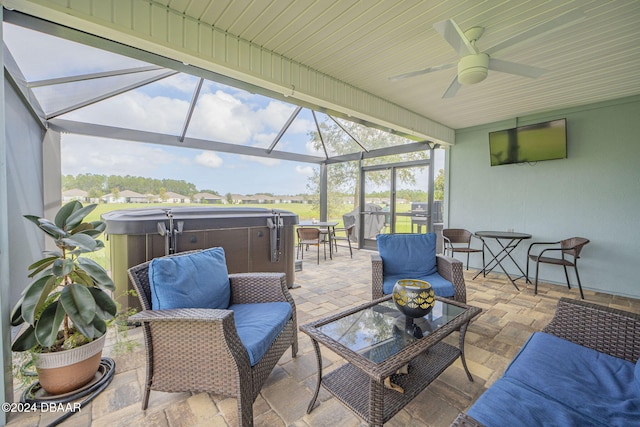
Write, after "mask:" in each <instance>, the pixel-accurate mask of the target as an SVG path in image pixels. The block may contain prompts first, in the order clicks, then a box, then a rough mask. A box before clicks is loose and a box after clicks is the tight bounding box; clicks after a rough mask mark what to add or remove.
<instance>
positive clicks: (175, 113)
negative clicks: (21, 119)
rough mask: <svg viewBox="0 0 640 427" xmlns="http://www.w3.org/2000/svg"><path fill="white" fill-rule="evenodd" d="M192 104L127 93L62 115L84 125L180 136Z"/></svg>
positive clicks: (160, 97)
mask: <svg viewBox="0 0 640 427" xmlns="http://www.w3.org/2000/svg"><path fill="white" fill-rule="evenodd" d="M188 108H189V102H187V101H183V100H180V99H175V98H169V97H166V96H155V97H151V96H149V95H147V94H144V93H142V92H136V91H133V92H127V93H124V94H122V95H120V96H116V97H113V98H110V99H107V100H105V101H102V102H99V103H96V104H93V105H89V106H87V107H85V108H82V109H80V110H77V111H74V112H72V113H69V114H65V115H64V116H62V117H63V118H65V119H70V120H77V121H81V122H88V123H97V124H104V125H108V126H118V127H123V128H128V129H136V130H145V131H150V132H158V133H166V134H172V135H178V134H179V132H180V130H181V129H182V125H183V122H184V118H185V116H186V114H187V110H188Z"/></svg>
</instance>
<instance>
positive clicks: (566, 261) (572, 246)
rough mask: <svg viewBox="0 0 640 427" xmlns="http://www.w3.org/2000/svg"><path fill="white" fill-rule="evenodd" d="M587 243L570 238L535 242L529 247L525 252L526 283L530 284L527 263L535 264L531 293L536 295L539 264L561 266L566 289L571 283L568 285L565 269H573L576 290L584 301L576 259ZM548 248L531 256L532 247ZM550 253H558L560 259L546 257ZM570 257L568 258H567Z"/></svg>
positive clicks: (567, 275) (587, 241)
mask: <svg viewBox="0 0 640 427" xmlns="http://www.w3.org/2000/svg"><path fill="white" fill-rule="evenodd" d="M587 243H589V240H588V239H585V238H584V237H571V238H569V239H564V240H560V241H558V242H535V243H532V244H531V245H529V250H528V251H527V271H526V276H527V283H531V281H530V280H529V261H533V262H535V263H536V278H535V284H534V287H533V293H534V294H537V293H538V269H539V267H540V263H543V264H555V265H561V266H562V267H563V268H564V276H565V278H566V279H567V287H568V288H569V289H571V283H569V273H568V272H567V267H573V269H574V270H575V272H576V279H577V280H578V288H579V289H580V297H581V298H582V299H584V293H583V292H582V283H580V275H579V274H578V258H580V252H582V248H584V246H585V245H586V244H587ZM539 245H543V246H548V247H546V248H544V249H542V250H541V251H540V252H539V253H538V254H532V253H531V250H532V249H533V248H534V246H539ZM551 253H560V257H551V256H548V255H550V254H551ZM567 257H570V258H567Z"/></svg>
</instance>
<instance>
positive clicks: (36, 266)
mask: <svg viewBox="0 0 640 427" xmlns="http://www.w3.org/2000/svg"><path fill="white" fill-rule="evenodd" d="M59 258H60V257H58V256H50V257H47V258H42V259H41V260H39V261H36V262H34V263H33V264H31V265H30V266H29V267H27V269H28V270H33V271H31V273H29V277H34V276H35V275H37V274H38V273H40V272H41V271H42V270H44V269H45V268H47V267H49V266H50V265H51V264H53V262H54V261H55V260H57V259H59Z"/></svg>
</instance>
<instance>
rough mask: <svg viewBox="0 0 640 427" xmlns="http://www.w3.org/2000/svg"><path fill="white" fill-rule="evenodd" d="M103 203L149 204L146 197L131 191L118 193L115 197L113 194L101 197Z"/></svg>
mask: <svg viewBox="0 0 640 427" xmlns="http://www.w3.org/2000/svg"><path fill="white" fill-rule="evenodd" d="M101 200H102V202H103V203H149V200H148V198H147V196H146V195H144V194H140V193H137V192H135V191H131V190H122V191H119V192H118V194H117V196H116V195H114V194H113V193H109V194H105V195H104V196H102V197H101Z"/></svg>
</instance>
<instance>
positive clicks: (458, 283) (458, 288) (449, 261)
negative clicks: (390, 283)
mask: <svg viewBox="0 0 640 427" xmlns="http://www.w3.org/2000/svg"><path fill="white" fill-rule="evenodd" d="M436 262H437V265H438V274H439V275H441V276H442V277H443V278H445V279H447V280H448V281H450V282H451V283H453V290H454V293H455V295H454V296H453V299H454V300H456V301H458V302H461V303H466V302H467V287H466V285H465V283H464V273H463V271H462V262H461V261H459V260H457V259H455V258H451V257H447V256H444V255H436ZM382 272H383V262H382V257H381V256H380V254H373V255H371V299H374V300H375V299H378V298H382V297H383V296H384V293H383V292H382V280H383V273H382Z"/></svg>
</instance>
